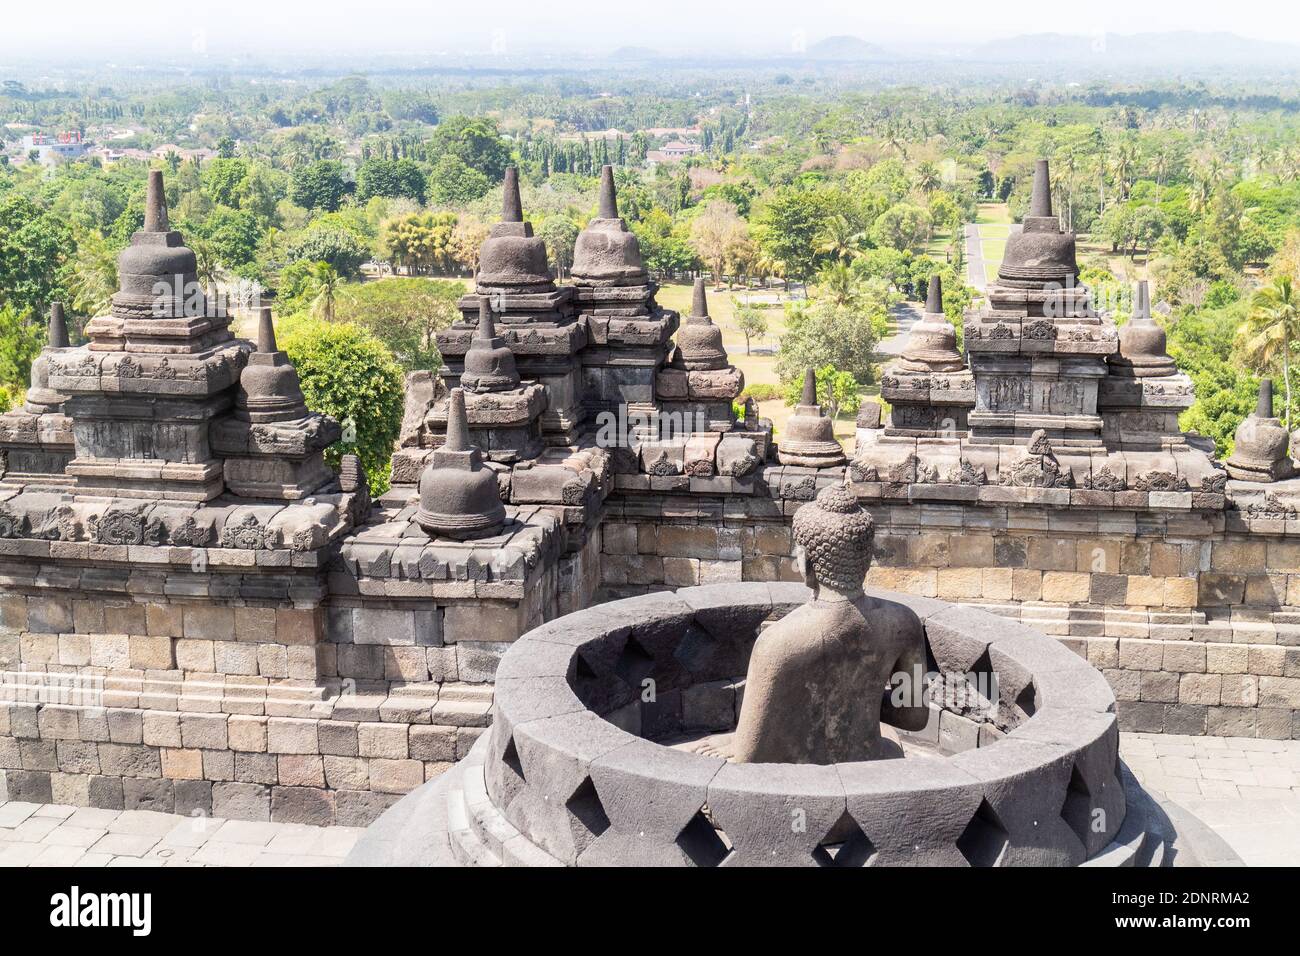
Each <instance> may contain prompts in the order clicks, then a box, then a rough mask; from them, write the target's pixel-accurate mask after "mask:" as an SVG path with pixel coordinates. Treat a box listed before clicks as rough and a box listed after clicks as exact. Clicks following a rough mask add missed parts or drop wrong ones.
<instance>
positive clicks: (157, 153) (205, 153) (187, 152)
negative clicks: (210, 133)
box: [151, 143, 217, 165]
mask: <svg viewBox="0 0 1300 956" xmlns="http://www.w3.org/2000/svg"><path fill="white" fill-rule="evenodd" d="M151 152H152V155H153V158H154V159H166V158H167V157H168V156H170V155H171V154H172V153H175V154H176V155H177V156H179V157H180V158H181V160H182V161H190V160H193V161H197V162H198V163H199V164H200V165H201V164H203V163H206V162H207V161H208V160H209V159H212V158H213V157H215V156H216V155H217V151H216V150H215V149H185V148H184V147H181V146H177V145H176V144H175V143H164V144H163V145H162V146H155V147H154V148H153V150H151Z"/></svg>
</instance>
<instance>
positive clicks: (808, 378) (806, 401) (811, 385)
mask: <svg viewBox="0 0 1300 956" xmlns="http://www.w3.org/2000/svg"><path fill="white" fill-rule="evenodd" d="M799 404H800V405H816V404H817V373H816V372H814V371H813V370H812V369H805V370H804V373H803V397H802V398H801V399H800V400H799Z"/></svg>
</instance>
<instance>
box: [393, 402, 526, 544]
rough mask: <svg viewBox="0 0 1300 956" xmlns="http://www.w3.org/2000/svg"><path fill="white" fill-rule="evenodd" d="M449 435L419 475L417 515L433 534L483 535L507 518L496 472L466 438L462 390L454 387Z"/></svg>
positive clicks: (460, 536)
mask: <svg viewBox="0 0 1300 956" xmlns="http://www.w3.org/2000/svg"><path fill="white" fill-rule="evenodd" d="M448 401H449V410H448V415H447V440H446V442H445V443H444V444H443V445H442V447H440V448H438V449H436V450H435V451H434V453H433V455H432V456H431V457H430V459H429V464H428V465H427V466H426V467H425V469H424V473H423V474H422V475H421V476H420V507H419V509H418V510H417V511H416V513H415V521H416V523H417V524H419V525H420V527H422V528H423V529H424V530H425V531H427V532H428V533H429V534H431V535H433V536H434V537H447V538H455V539H458V540H468V539H472V538H485V537H488V536H490V535H493V534H495V533H496V532H497V531H499V530H500V528H501V526H502V525H504V524H505V521H506V509H505V506H504V505H503V504H502V503H501V494H500V492H499V491H498V487H497V478H496V473H495V472H493V471H492V470H491V469H490V468H486V467H484V465H483V457H482V455H481V454H480V453H479V450H478V446H476V445H472V444H470V440H469V420H468V418H467V416H466V414H465V392H464V390H463V389H459V388H453V389H452V390H451V395H450V397H449V399H448Z"/></svg>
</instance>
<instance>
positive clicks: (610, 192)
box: [597, 165, 618, 219]
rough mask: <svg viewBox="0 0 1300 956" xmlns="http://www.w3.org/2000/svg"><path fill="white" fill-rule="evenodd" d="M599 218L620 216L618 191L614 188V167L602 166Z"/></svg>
mask: <svg viewBox="0 0 1300 956" xmlns="http://www.w3.org/2000/svg"><path fill="white" fill-rule="evenodd" d="M597 218H598V219H617V218H618V193H617V192H616V191H615V189H614V167H613V166H609V165H605V166H602V167H600V212H599V213H597Z"/></svg>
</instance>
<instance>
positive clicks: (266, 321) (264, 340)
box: [257, 306, 280, 353]
mask: <svg viewBox="0 0 1300 956" xmlns="http://www.w3.org/2000/svg"><path fill="white" fill-rule="evenodd" d="M257 350H258V351H259V352H263V353H269V352H278V351H280V349H279V347H278V346H277V345H276V343H275V322H274V320H272V318H271V309H270V307H269V306H263V307H262V308H261V309H259V310H258V313H257Z"/></svg>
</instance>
